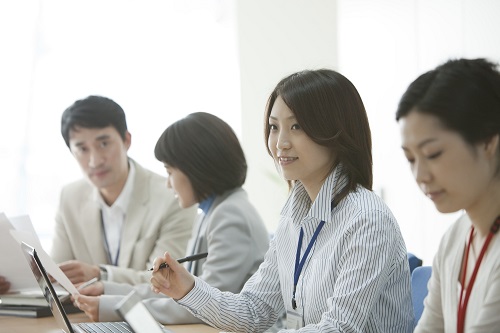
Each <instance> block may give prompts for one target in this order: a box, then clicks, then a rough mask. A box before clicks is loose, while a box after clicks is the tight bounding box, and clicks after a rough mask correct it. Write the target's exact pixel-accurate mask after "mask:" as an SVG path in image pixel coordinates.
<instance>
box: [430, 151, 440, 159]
mask: <svg viewBox="0 0 500 333" xmlns="http://www.w3.org/2000/svg"><path fill="white" fill-rule="evenodd" d="M441 154H442V152H441V151H439V152H437V153H435V154H431V155H429V156H427V159H429V160H433V159H435V158H438V157H439V156H441Z"/></svg>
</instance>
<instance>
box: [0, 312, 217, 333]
mask: <svg viewBox="0 0 500 333" xmlns="http://www.w3.org/2000/svg"><path fill="white" fill-rule="evenodd" d="M68 317H69V320H70V321H71V322H73V323H79V322H84V321H89V320H88V318H87V316H85V314H83V313H77V314H70V315H68ZM167 328H168V329H169V330H171V331H173V332H175V333H188V332H197V333H218V332H219V330H217V329H215V328H212V327H210V326H208V325H201V324H196V325H168V326H167ZM61 332H62V331H61V329H59V328H58V326H57V323H56V321H55V319H54V317H45V318H22V317H10V316H0V333H61Z"/></svg>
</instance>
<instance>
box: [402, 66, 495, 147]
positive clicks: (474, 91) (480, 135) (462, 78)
mask: <svg viewBox="0 0 500 333" xmlns="http://www.w3.org/2000/svg"><path fill="white" fill-rule="evenodd" d="M412 111H416V112H421V113H425V114H430V115H433V116H435V117H437V118H438V119H439V121H440V122H441V124H442V125H443V126H444V127H445V128H446V129H449V130H452V131H455V132H457V133H458V134H460V135H461V136H462V137H463V138H464V140H465V141H466V142H468V143H469V144H476V143H480V142H484V141H486V140H488V139H490V138H491V137H493V136H494V135H496V134H500V72H499V71H498V69H497V65H496V64H495V63H492V62H490V61H488V60H486V59H464V58H462V59H454V60H448V61H447V62H445V63H444V64H442V65H440V66H438V67H436V68H435V69H433V70H430V71H428V72H426V73H424V74H422V75H420V76H419V77H418V78H417V79H416V80H415V81H413V82H412V83H411V84H410V86H409V87H408V89H407V90H406V92H405V93H404V94H403V96H402V97H401V100H400V102H399V106H398V109H397V111H396V120H399V119H401V118H404V117H405V116H406V115H408V113H410V112H412Z"/></svg>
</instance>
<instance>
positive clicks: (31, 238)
mask: <svg viewBox="0 0 500 333" xmlns="http://www.w3.org/2000/svg"><path fill="white" fill-rule="evenodd" d="M10 234H11V235H12V237H14V239H15V240H16V241H17V242H18V246H19V248H20V246H21V243H22V242H25V243H26V244H28V245H30V246H32V247H34V248H35V250H36V252H37V253H38V257H39V258H40V260H41V261H42V264H43V266H44V267H45V270H46V271H47V272H48V273H49V274H50V275H52V277H53V278H54V279H56V280H57V282H59V284H60V285H61V286H63V287H64V288H65V289H66V290H67V291H68V292H70V293H71V294H72V295H77V294H79V292H78V290H77V289H76V287H75V286H74V285H73V283H71V281H70V280H69V279H68V277H67V276H66V274H64V272H63V271H62V270H61V269H60V268H59V266H58V265H57V264H56V263H55V262H54V260H52V258H51V257H50V256H49V255H48V254H47V252H45V250H44V249H43V248H42V246H41V245H40V241H39V240H38V237H37V236H36V234H34V235H33V234H31V233H29V232H25V231H20V230H13V229H11V230H10ZM33 244H38V247H37V245H33ZM24 261H25V262H26V259H24ZM26 267H28V266H27V265H26ZM30 274H33V273H31V272H30Z"/></svg>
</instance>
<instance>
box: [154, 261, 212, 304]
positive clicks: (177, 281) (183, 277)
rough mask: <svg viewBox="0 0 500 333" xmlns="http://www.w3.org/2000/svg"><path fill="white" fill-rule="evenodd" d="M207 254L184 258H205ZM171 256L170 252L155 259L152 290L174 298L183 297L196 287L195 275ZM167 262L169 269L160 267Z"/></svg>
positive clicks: (166, 265)
mask: <svg viewBox="0 0 500 333" xmlns="http://www.w3.org/2000/svg"><path fill="white" fill-rule="evenodd" d="M205 256H206V254H205V253H203V254H200V255H197V256H196V257H193V256H191V257H186V258H182V259H183V261H189V260H190V258H191V260H195V259H192V258H198V259H200V258H203V257H205ZM178 261H181V259H179V260H175V259H174V258H172V257H171V256H170V254H169V253H168V252H166V253H165V255H164V256H163V257H158V258H156V259H155V261H154V270H153V274H152V276H151V280H150V281H151V290H152V291H153V292H155V293H157V294H159V293H162V294H164V295H167V296H170V297H171V298H173V299H181V298H183V297H184V296H185V295H186V294H187V293H188V292H189V291H191V289H193V288H194V284H195V277H194V276H193V275H192V274H191V273H189V272H188V271H187V270H186V268H185V267H184V266H183V265H181V264H180V263H179V262H178ZM163 264H165V267H168V268H169V269H160V266H162V265H163Z"/></svg>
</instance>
